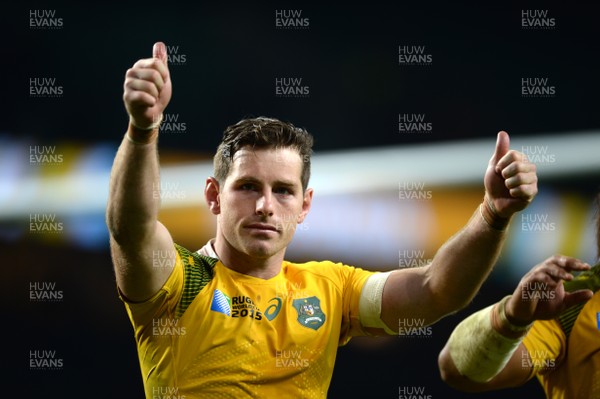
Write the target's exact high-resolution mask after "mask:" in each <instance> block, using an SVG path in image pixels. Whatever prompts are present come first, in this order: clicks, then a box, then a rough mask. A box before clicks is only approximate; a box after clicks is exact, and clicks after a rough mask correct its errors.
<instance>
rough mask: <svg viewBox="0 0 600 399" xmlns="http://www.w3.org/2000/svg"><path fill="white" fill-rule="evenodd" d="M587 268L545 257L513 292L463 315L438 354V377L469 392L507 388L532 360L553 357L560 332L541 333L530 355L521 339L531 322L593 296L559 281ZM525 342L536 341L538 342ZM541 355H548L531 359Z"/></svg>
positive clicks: (528, 373)
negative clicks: (463, 317) (470, 313)
mask: <svg viewBox="0 0 600 399" xmlns="http://www.w3.org/2000/svg"><path fill="white" fill-rule="evenodd" d="M588 269H589V265H587V264H586V263H583V262H581V261H579V260H577V259H574V258H568V257H565V256H553V257H551V258H548V259H546V260H545V261H544V262H542V263H541V264H539V265H537V266H536V267H535V268H533V269H532V270H531V271H530V272H529V273H527V274H526V275H525V276H524V277H523V278H522V279H521V281H520V283H519V285H518V286H517V288H516V289H515V292H514V293H513V295H511V296H510V297H506V298H504V299H503V300H502V301H500V302H499V303H497V304H495V305H493V306H490V307H488V308H485V309H483V310H480V311H478V312H476V313H474V314H473V315H471V316H469V317H468V318H466V319H465V320H463V321H462V322H461V323H460V324H459V325H458V326H457V327H456V328H455V329H454V332H453V333H452V335H451V336H450V339H449V340H448V342H447V343H446V345H445V346H444V348H443V349H442V351H441V353H440V356H439V358H438V365H439V368H440V373H441V376H442V379H443V380H444V381H445V382H446V383H447V384H448V385H450V386H452V387H454V388H456V389H459V390H462V391H468V392H480V391H488V390H494V389H502V388H509V387H515V386H519V385H521V384H523V383H524V382H526V381H527V380H528V379H529V378H531V377H532V376H533V375H534V370H535V366H534V365H539V364H541V363H544V362H543V360H552V361H555V360H556V358H557V357H558V356H559V354H560V353H561V352H564V350H561V348H560V347H561V345H562V344H561V341H560V340H558V339H556V338H555V337H556V336H557V335H558V334H545V335H544V336H543V337H544V338H543V341H544V342H542V343H541V345H540V347H539V349H534V355H535V356H534V358H532V356H531V354H530V353H529V352H528V350H527V348H526V347H525V345H524V344H523V343H522V341H523V339H524V337H525V335H526V334H527V332H528V330H529V327H530V326H531V324H532V323H533V322H534V321H536V320H549V319H554V318H556V317H558V316H559V315H560V313H562V312H563V311H564V310H565V309H568V308H569V307H571V306H573V305H576V304H578V303H582V302H585V301H587V300H589V299H590V298H591V297H592V295H593V293H592V291H590V290H587V289H583V290H577V291H574V292H565V288H564V286H563V280H566V281H569V280H572V279H573V275H572V274H571V272H572V271H582V270H588ZM538 327H539V326H538ZM536 328H537V327H536ZM557 328H559V327H557ZM559 329H560V328H559ZM529 342H530V344H529V345H533V346H535V345H536V343H537V342H538V341H537V339H530V341H529ZM540 355H541V356H547V357H549V358H550V359H538V358H535V357H536V356H540Z"/></svg>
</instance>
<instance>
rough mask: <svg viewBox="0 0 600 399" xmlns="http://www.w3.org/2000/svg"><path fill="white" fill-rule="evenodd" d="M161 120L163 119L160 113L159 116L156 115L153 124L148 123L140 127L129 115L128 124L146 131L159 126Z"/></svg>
mask: <svg viewBox="0 0 600 399" xmlns="http://www.w3.org/2000/svg"><path fill="white" fill-rule="evenodd" d="M162 120H163V114H160V117H158V119H157V120H156V121H155V122H154V123H153V124H151V125H150V126H148V127H141V126H138V125H136V124H135V123H134V122H133V117H132V116H131V115H129V124H130V125H131V126H133V127H135V128H136V129H138V130H144V131H147V132H149V131H150V130H154V129H156V128H157V127H159V126H160V124H161V123H162Z"/></svg>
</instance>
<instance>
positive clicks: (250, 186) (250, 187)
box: [240, 183, 255, 191]
mask: <svg viewBox="0 0 600 399" xmlns="http://www.w3.org/2000/svg"><path fill="white" fill-rule="evenodd" d="M240 188H241V189H242V190H247V191H252V190H254V188H255V186H254V184H252V183H245V184H242V185H241V186H240Z"/></svg>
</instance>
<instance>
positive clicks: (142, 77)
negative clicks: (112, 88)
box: [123, 42, 171, 131]
mask: <svg viewBox="0 0 600 399" xmlns="http://www.w3.org/2000/svg"><path fill="white" fill-rule="evenodd" d="M170 99H171V78H170V76H169V68H168V66H167V49H166V47H165V44H164V43H162V42H157V43H155V44H154V47H153V48H152V58H145V59H141V60H139V61H138V62H136V63H135V64H134V65H133V67H131V68H130V69H128V70H127V73H126V74H125V84H124V93H123V101H124V102H125V108H126V109H127V113H128V114H129V117H130V124H131V125H133V126H134V127H135V128H137V129H138V130H142V131H144V130H148V131H151V130H153V129H155V128H157V127H158V125H160V121H161V119H162V114H163V111H164V110H165V108H166V107H167V104H168V103H169V100H170Z"/></svg>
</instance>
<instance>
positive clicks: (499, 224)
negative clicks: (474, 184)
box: [381, 132, 537, 331]
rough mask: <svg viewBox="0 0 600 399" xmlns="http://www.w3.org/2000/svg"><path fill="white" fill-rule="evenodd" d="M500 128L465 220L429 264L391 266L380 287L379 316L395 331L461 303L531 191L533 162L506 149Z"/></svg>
mask: <svg viewBox="0 0 600 399" xmlns="http://www.w3.org/2000/svg"><path fill="white" fill-rule="evenodd" d="M509 145H510V142H509V137H508V134H507V133H506V132H500V133H498V138H497V142H496V150H495V152H494V154H493V156H492V157H491V159H490V162H489V165H488V168H487V170H486V173H485V177H484V185H485V196H484V200H483V203H482V204H481V206H480V207H479V209H477V210H476V211H475V213H474V214H473V217H472V218H471V220H470V221H469V222H468V223H467V225H466V226H465V227H464V228H463V229H462V230H460V231H459V232H458V233H457V234H456V235H454V236H453V237H452V238H450V239H449V240H448V241H447V242H446V243H445V244H444V245H443V246H442V247H441V248H440V250H439V251H438V252H437V253H436V255H435V256H434V258H433V260H432V262H431V264H430V265H428V266H425V267H422V268H414V269H403V270H396V271H394V272H393V273H391V275H390V276H389V278H388V279H387V281H386V284H385V286H384V290H383V299H382V307H381V319H382V321H383V322H385V324H386V325H387V326H388V327H389V328H390V329H392V330H393V331H396V330H397V329H398V324H399V321H400V320H402V319H407V318H409V319H419V320H422V321H423V322H424V324H425V325H427V324H431V323H434V322H435V321H436V320H438V319H440V318H441V317H444V316H445V315H447V314H449V313H453V312H456V311H458V310H460V309H461V308H463V307H464V306H466V305H467V304H468V303H469V302H470V301H471V300H472V298H473V297H474V296H475V294H476V293H477V291H478V290H479V288H480V286H481V284H482V283H483V281H484V280H485V278H486V277H487V276H488V274H489V272H490V271H491V269H492V266H493V265H494V264H495V262H496V259H497V257H498V254H499V252H500V248H501V247H502V244H503V242H504V238H505V230H506V228H507V226H508V224H509V221H510V219H511V217H512V216H513V214H514V213H516V212H517V211H520V210H522V209H524V208H525V207H527V205H528V204H529V203H530V202H531V201H532V199H533V197H534V196H535V195H536V194H537V175H536V168H535V165H534V164H532V163H530V162H528V161H527V159H526V157H525V156H524V155H523V154H522V153H520V152H517V151H512V150H509Z"/></svg>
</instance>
